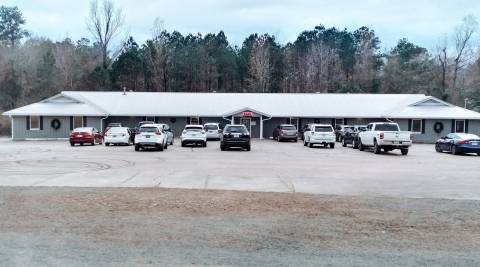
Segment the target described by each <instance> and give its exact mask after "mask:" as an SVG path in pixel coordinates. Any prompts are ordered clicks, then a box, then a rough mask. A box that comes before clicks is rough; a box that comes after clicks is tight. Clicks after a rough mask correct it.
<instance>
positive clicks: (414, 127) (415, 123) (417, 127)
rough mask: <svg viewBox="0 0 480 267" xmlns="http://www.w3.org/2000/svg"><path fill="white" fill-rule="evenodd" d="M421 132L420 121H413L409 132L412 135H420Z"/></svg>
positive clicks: (421, 124)
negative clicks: (412, 133)
mask: <svg viewBox="0 0 480 267" xmlns="http://www.w3.org/2000/svg"><path fill="white" fill-rule="evenodd" d="M422 130H423V123H422V120H418V119H413V120H412V129H411V131H412V132H414V133H422Z"/></svg>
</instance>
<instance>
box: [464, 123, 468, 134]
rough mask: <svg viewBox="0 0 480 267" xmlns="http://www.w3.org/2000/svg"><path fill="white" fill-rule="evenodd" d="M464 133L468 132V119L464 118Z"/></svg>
mask: <svg viewBox="0 0 480 267" xmlns="http://www.w3.org/2000/svg"><path fill="white" fill-rule="evenodd" d="M465 133H468V120H465Z"/></svg>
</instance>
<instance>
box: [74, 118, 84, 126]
mask: <svg viewBox="0 0 480 267" xmlns="http://www.w3.org/2000/svg"><path fill="white" fill-rule="evenodd" d="M80 127H83V117H82V116H75V117H73V128H74V129H75V128H80Z"/></svg>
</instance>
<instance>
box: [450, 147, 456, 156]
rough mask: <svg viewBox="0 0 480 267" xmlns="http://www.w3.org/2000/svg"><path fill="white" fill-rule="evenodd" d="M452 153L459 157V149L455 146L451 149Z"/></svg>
mask: <svg viewBox="0 0 480 267" xmlns="http://www.w3.org/2000/svg"><path fill="white" fill-rule="evenodd" d="M450 152H451V153H452V155H457V154H458V152H457V148H456V147H455V145H452V147H451V149H450Z"/></svg>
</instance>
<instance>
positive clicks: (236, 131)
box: [220, 124, 250, 151]
mask: <svg viewBox="0 0 480 267" xmlns="http://www.w3.org/2000/svg"><path fill="white" fill-rule="evenodd" d="M230 147H240V148H243V149H246V150H247V151H250V133H249V132H248V130H247V127H245V125H243V124H240V125H230V124H227V126H225V128H224V129H223V133H222V136H221V139H220V150H222V151H225V150H226V149H227V148H230Z"/></svg>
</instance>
